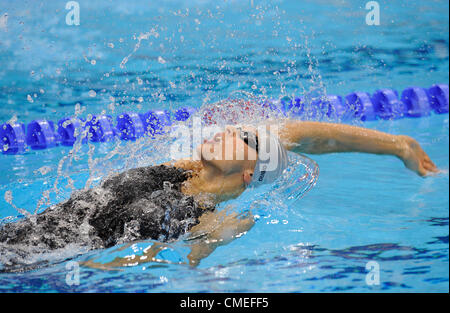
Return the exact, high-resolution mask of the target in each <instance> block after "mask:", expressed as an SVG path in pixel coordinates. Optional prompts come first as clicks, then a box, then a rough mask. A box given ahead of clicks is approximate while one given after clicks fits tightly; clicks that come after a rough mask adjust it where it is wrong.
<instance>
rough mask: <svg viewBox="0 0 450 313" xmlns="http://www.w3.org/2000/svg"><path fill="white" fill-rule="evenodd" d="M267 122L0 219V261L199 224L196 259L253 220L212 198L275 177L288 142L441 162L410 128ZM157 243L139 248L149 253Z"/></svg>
mask: <svg viewBox="0 0 450 313" xmlns="http://www.w3.org/2000/svg"><path fill="white" fill-rule="evenodd" d="M273 126H274V125H273V124H267V125H264V127H258V128H254V127H245V126H244V127H235V126H228V127H226V128H225V130H224V131H222V132H219V133H217V134H216V135H214V137H213V138H212V139H211V140H206V141H204V142H203V144H201V145H200V146H199V147H198V149H197V151H198V154H199V156H200V158H199V160H195V159H193V158H189V159H183V160H178V161H174V162H169V163H165V164H163V165H159V166H149V167H143V168H136V169H131V170H128V171H126V172H123V173H121V174H119V175H116V176H113V177H111V178H108V179H106V180H105V181H103V182H102V183H101V184H100V185H99V186H97V187H94V188H92V189H89V190H83V191H79V192H76V193H74V194H73V195H72V196H71V198H70V199H69V200H67V201H65V202H63V203H59V204H56V205H54V206H52V207H50V208H48V209H46V210H45V211H44V212H42V213H40V214H38V215H36V216H32V217H29V218H26V219H23V220H20V221H18V222H16V223H9V224H5V225H3V227H2V228H1V229H0V257H1V258H0V262H1V263H3V268H2V269H1V270H3V271H23V270H26V269H30V268H33V267H29V265H30V264H28V263H30V262H28V263H27V261H26V257H27V255H29V254H30V253H33V252H35V253H40V252H42V251H52V250H56V249H61V248H64V247H67V246H68V245H75V246H77V247H83V248H84V249H85V250H86V251H88V250H91V249H99V248H107V247H111V246H114V245H117V244H120V243H128V242H132V241H135V240H144V239H154V240H158V241H160V242H167V241H171V240H175V239H177V238H179V237H180V236H181V235H184V234H186V233H191V234H202V238H203V239H202V240H201V241H196V242H195V243H193V244H192V246H191V252H190V254H189V256H188V259H189V262H190V264H192V265H196V264H198V262H199V261H200V260H201V259H202V258H204V257H206V256H208V255H209V254H210V253H211V252H212V251H214V249H215V248H216V247H217V246H219V245H223V244H226V243H228V242H230V241H231V240H233V239H234V238H236V236H238V235H239V234H242V233H244V232H246V231H248V230H249V229H250V228H251V227H252V226H253V224H254V221H253V217H252V216H251V214H250V213H247V214H244V215H238V214H228V215H226V214H224V212H216V210H215V206H216V205H217V204H218V203H219V202H222V201H225V200H227V199H230V198H236V197H238V196H239V195H240V194H242V192H243V191H244V190H245V189H246V188H248V187H249V186H258V185H260V184H268V183H272V182H274V181H275V180H276V179H277V178H278V177H279V176H280V175H281V173H282V172H283V170H284V169H285V168H286V167H287V165H288V157H287V153H286V150H290V151H292V152H296V153H306V154H323V153H334V152H363V153H373V154H384V155H392V156H396V157H398V158H399V159H400V160H402V161H403V163H404V164H405V166H406V167H407V168H409V169H410V170H413V171H415V172H416V173H417V174H419V175H421V176H427V175H429V174H432V173H435V172H437V171H438V170H437V168H436V166H435V165H434V163H433V162H432V161H431V160H430V158H429V157H428V155H427V154H426V153H425V152H424V151H423V149H422V148H421V147H420V145H419V144H418V143H417V141H416V140H414V139H413V138H411V137H408V136H396V135H390V134H387V133H383V132H380V131H375V130H370V129H365V128H361V127H356V126H349V125H344V124H332V123H322V122H301V121H294V120H287V121H283V122H282V123H281V124H279V125H278V124H277V126H279V131H278V132H274V131H272V129H273ZM159 247H162V246H161V245H155V246H154V247H153V248H152V249H150V250H149V251H147V252H146V253H147V255H146V256H149V257H150V258H148V259H151V258H152V257H154V256H155V255H156V253H158V251H159V250H160V248H159ZM148 259H147V262H148ZM125 262H126V260H124V259H116V260H114V261H112V262H110V263H108V264H107V265H100V264H97V263H94V262H92V261H88V262H86V263H85V265H87V266H92V267H103V266H105V267H114V266H121V265H123V264H125ZM143 262H144V261H143ZM32 266H35V264H34V263H33V265H32Z"/></svg>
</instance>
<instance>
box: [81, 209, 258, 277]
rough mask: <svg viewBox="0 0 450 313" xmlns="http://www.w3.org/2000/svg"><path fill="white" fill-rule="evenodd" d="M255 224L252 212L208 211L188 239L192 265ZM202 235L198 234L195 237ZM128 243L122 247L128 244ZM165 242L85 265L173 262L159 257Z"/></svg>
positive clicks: (114, 267)
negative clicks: (110, 259)
mask: <svg viewBox="0 0 450 313" xmlns="http://www.w3.org/2000/svg"><path fill="white" fill-rule="evenodd" d="M254 224H255V222H254V218H253V215H252V214H251V213H247V214H245V215H243V214H237V213H235V212H233V213H231V214H226V211H220V212H208V213H205V214H203V215H202V216H201V217H200V222H199V224H197V225H195V226H194V227H192V229H191V230H190V233H191V238H192V237H194V238H193V239H191V240H192V241H190V240H189V241H187V243H188V245H190V248H191V252H190V253H189V255H188V256H187V258H188V261H189V265H191V266H197V265H198V264H199V263H200V261H201V260H202V259H204V258H206V257H207V256H208V255H210V254H211V253H212V252H213V251H214V250H215V249H216V248H217V247H219V246H222V245H226V244H228V243H230V242H231V241H233V240H234V239H236V238H238V237H240V236H242V235H243V234H245V233H246V232H247V231H248V230H250V228H252V227H253V225H254ZM195 237H198V238H195ZM130 245H131V244H129V245H126V246H124V247H122V248H120V249H118V250H122V249H125V248H128V247H129V246H130ZM168 247H170V246H168V245H167V244H165V243H161V242H154V243H153V244H152V245H151V246H149V247H148V248H147V249H144V252H143V253H142V254H141V255H132V256H127V257H116V258H115V259H114V260H112V261H110V262H107V263H99V262H95V261H94V260H93V259H92V260H88V261H85V262H82V263H81V265H82V266H85V267H89V268H94V269H101V270H109V271H111V270H112V271H114V270H120V268H121V267H127V266H137V265H139V264H145V263H149V262H157V263H170V262H168V261H164V260H161V259H157V255H158V253H159V252H160V251H162V250H164V249H167V248H168Z"/></svg>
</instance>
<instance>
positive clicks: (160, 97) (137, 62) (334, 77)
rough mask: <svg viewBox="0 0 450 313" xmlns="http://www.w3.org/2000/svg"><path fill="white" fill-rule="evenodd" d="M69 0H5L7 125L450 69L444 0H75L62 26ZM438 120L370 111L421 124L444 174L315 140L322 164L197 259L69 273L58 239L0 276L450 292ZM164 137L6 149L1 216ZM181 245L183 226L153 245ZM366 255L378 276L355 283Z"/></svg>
mask: <svg viewBox="0 0 450 313" xmlns="http://www.w3.org/2000/svg"><path fill="white" fill-rule="evenodd" d="M65 3H66V2H65V1H50V2H49V1H29V2H28V1H23V2H20V3H17V2H15V1H14V2H13V1H1V2H0V14H2V15H1V16H2V17H0V64H1V67H0V122H1V123H3V122H6V121H8V120H11V119H13V120H15V119H17V120H18V121H21V122H25V123H27V122H30V121H31V120H33V119H35V118H48V119H50V120H53V121H57V120H59V119H60V118H62V117H66V116H69V115H73V114H75V113H79V115H80V116H87V115H88V114H97V113H100V112H104V113H108V114H112V115H117V114H119V113H121V112H124V111H127V110H131V111H135V112H137V111H139V112H145V111H147V110H149V109H162V108H164V109H174V108H179V107H182V106H195V107H200V106H201V105H203V104H205V105H206V104H208V103H212V102H215V101H218V100H221V99H224V98H227V97H228V96H229V95H230V94H232V93H233V92H235V91H237V90H242V91H246V92H250V93H252V94H254V95H258V96H261V95H262V96H268V97H273V98H279V97H285V96H292V95H301V94H303V93H305V92H309V93H317V94H340V95H345V94H346V93H349V92H351V91H354V90H358V91H367V92H373V91H374V90H375V89H378V88H384V87H390V88H395V89H398V90H401V89H402V88H405V87H407V86H410V85H417V86H422V87H428V86H430V85H431V84H434V83H447V84H448V70H449V62H448V50H449V48H448V47H449V46H448V2H445V1H436V2H430V3H428V2H423V3H419V2H411V1H409V2H407V3H406V2H405V3H401V2H392V1H379V3H380V7H381V25H380V26H378V27H374V26H372V27H369V26H367V25H366V24H365V14H366V12H367V11H366V10H365V9H364V5H363V4H362V3H360V2H359V1H330V2H327V1H270V2H269V1H257V0H254V1H226V2H220V3H217V2H215V1H207V0H202V1H200V0H196V1H189V2H188V1H178V0H171V1H164V3H154V2H149V1H134V2H133V3H128V2H127V3H122V4H120V3H114V4H112V3H111V2H109V1H79V3H80V7H81V25H80V26H67V25H66V24H65V16H66V14H67V10H65ZM4 13H7V15H5V14H4ZM77 104H78V105H77ZM80 111H81V112H80ZM352 123H355V124H359V125H360V124H361V123H360V122H356V121H354V122H352ZM448 124H449V123H448V114H445V115H432V116H430V117H426V118H421V119H401V120H397V121H376V122H371V123H366V124H364V125H365V126H367V127H371V128H375V129H379V130H384V131H388V132H391V133H402V134H407V135H410V136H413V137H415V138H416V139H417V140H418V141H419V142H420V143H421V144H422V145H423V147H424V149H425V150H426V151H427V152H428V153H429V155H430V157H431V158H432V159H433V160H434V161H435V162H436V164H437V165H438V167H440V168H442V169H444V171H445V172H444V173H443V174H441V175H440V176H438V177H433V178H427V179H422V178H420V177H416V176H415V174H413V173H410V172H408V171H407V170H405V169H404V168H403V165H402V164H400V163H401V162H400V161H398V160H396V159H394V158H390V157H379V156H370V155H359V154H358V155H324V156H314V160H315V161H316V162H317V163H318V164H319V167H320V177H319V180H318V183H317V185H316V186H315V187H314V188H313V189H312V190H311V191H310V192H309V193H307V194H306V195H305V197H303V198H302V199H301V200H299V201H296V202H288V201H284V199H283V197H285V196H287V194H284V193H280V194H278V195H277V194H276V193H275V194H272V195H271V196H270V195H269V197H268V198H267V199H266V200H267V201H268V202H267V203H262V204H260V205H259V206H258V208H257V212H258V215H259V219H258V221H257V222H256V225H255V226H254V227H253V228H252V229H251V230H250V231H249V232H248V233H247V234H245V235H244V236H242V237H241V238H239V239H237V240H235V241H234V242H232V243H231V244H228V245H226V246H223V247H219V248H218V249H217V250H216V251H215V252H214V253H213V254H212V255H210V256H209V257H208V258H206V259H204V260H203V261H202V263H201V264H200V266H199V267H198V268H189V267H187V266H184V265H178V264H161V263H158V264H150V263H149V264H146V265H145V266H144V267H143V266H138V267H129V268H125V269H124V270H123V271H117V272H106V271H102V270H93V269H88V268H81V277H80V285H78V286H70V285H68V284H67V283H66V274H67V272H68V270H67V269H66V265H67V264H68V263H67V262H66V261H64V262H60V261H61V257H63V256H61V255H58V256H56V257H55V261H58V262H59V263H57V264H55V265H54V266H51V267H48V268H44V269H41V270H37V271H33V272H29V273H24V274H1V275H0V291H105V292H106V291H125V292H128V291H129V292H131V291H150V292H159V291H219V292H220V291H299V292H302V291H305V292H310V291H312V292H314V291H362V292H366V291H395V292H398V291H406V292H410V291H412V292H416V291H421V292H429V291H447V292H448V257H449V255H448V209H449V196H448V187H449V178H448V149H449V137H448V133H449V129H448ZM164 149H165V148H164V138H162V139H156V140H153V139H150V138H142V139H140V140H138V141H137V142H111V143H106V144H101V145H99V144H91V145H90V146H88V145H82V146H80V147H78V148H75V149H74V150H72V154H68V153H69V151H71V149H70V148H68V147H56V148H53V149H48V150H43V151H28V152H27V153H26V154H24V155H17V156H11V155H0V170H1V171H2V175H1V176H0V182H1V188H0V195H1V196H2V199H1V200H0V217H7V216H17V215H18V211H17V208H18V209H23V210H27V211H29V212H31V213H33V212H35V211H42V210H43V209H45V208H46V207H47V206H48V205H49V204H50V203H56V202H58V201H62V200H64V199H67V197H68V196H69V194H70V192H71V191H72V190H73V189H74V188H82V187H84V186H86V184H87V182H88V184H95V183H96V182H98V180H99V179H100V178H101V177H103V176H105V175H106V174H107V173H106V172H108V173H109V172H110V171H112V170H115V171H120V170H122V169H125V168H130V167H134V166H139V165H144V164H150V163H156V162H159V161H163V160H165V158H166V156H165V154H164V152H166V150H164ZM4 195H5V196H4ZM257 198H258V196H257V195H256V194H253V193H252V192H247V193H246V194H245V195H244V198H242V199H239V201H242V202H245V201H250V202H252V201H255V199H257ZM8 202H10V203H8ZM11 203H12V205H11ZM238 208H239V206H238ZM149 244H150V243H148V242H144V243H138V244H136V245H135V246H132V247H128V248H126V249H124V250H123V251H114V250H115V249H117V247H114V248H111V249H108V250H103V251H93V252H90V253H88V254H86V255H82V256H79V257H78V258H76V259H75V260H77V261H84V260H87V259H90V258H99V259H100V260H103V261H107V260H110V259H111V258H113V257H114V256H115V255H117V253H118V254H119V255H122V256H125V255H130V254H133V253H137V254H139V253H140V251H141V250H142V249H145V247H147V246H148V245H149ZM187 253H188V251H187V248H186V246H185V245H184V244H183V243H182V242H179V243H174V244H173V246H171V248H170V249H167V250H166V252H165V255H163V256H161V258H162V259H168V260H172V261H178V260H179V259H180V258H181V259H183V258H184V257H185V256H186V254H187ZM369 261H376V262H377V263H378V264H379V267H380V272H381V275H380V285H372V286H370V285H367V284H366V274H367V272H368V271H367V269H366V264H367V263H368V262H369Z"/></svg>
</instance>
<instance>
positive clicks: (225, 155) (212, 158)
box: [198, 126, 257, 175]
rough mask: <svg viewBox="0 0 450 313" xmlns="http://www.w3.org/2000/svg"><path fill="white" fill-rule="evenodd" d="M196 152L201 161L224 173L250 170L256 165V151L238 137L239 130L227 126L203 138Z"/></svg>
mask: <svg viewBox="0 0 450 313" xmlns="http://www.w3.org/2000/svg"><path fill="white" fill-rule="evenodd" d="M198 150H199V151H198V152H199V154H200V155H201V159H202V162H203V163H204V164H206V165H209V166H213V167H215V168H216V169H218V170H220V171H221V172H222V173H223V174H225V175H230V174H234V173H240V172H243V171H245V170H251V174H253V169H254V168H255V166H256V159H257V152H256V151H255V150H254V149H253V148H250V147H249V146H248V145H247V144H246V143H245V142H244V140H242V139H241V137H240V131H239V130H238V129H236V127H233V126H227V127H226V128H225V130H224V131H222V132H218V133H216V134H215V135H214V136H212V138H210V139H208V140H204V141H203V144H202V145H200V146H199V148H198Z"/></svg>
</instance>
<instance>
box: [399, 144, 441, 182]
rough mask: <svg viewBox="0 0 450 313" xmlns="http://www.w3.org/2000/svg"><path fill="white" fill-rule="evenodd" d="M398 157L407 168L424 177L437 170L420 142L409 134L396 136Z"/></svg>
mask: <svg viewBox="0 0 450 313" xmlns="http://www.w3.org/2000/svg"><path fill="white" fill-rule="evenodd" d="M398 138H399V157H400V159H401V160H402V161H403V163H404V164H405V166H406V167H407V168H409V169H410V170H411V171H414V172H416V173H417V174H418V175H420V176H422V177H424V176H429V175H432V174H436V173H438V172H439V170H438V168H437V167H436V165H435V164H434V163H433V161H431V159H430V157H429V156H428V155H427V154H426V152H425V151H423V149H422V147H421V146H420V144H419V143H418V142H417V141H416V140H415V139H414V138H411V137H409V136H398Z"/></svg>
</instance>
